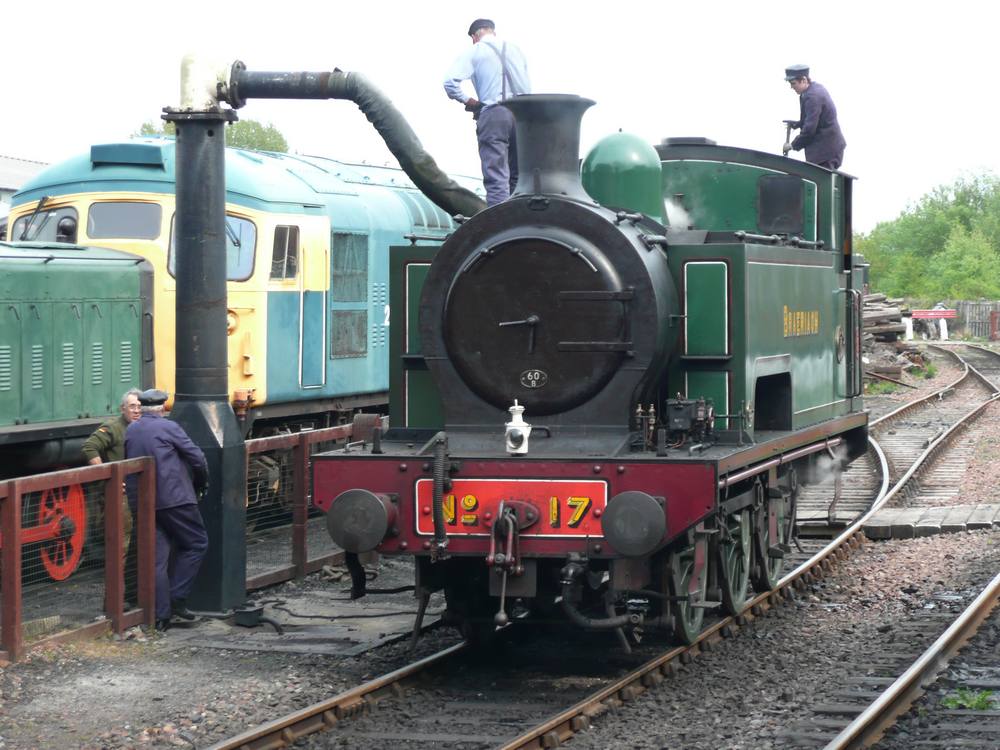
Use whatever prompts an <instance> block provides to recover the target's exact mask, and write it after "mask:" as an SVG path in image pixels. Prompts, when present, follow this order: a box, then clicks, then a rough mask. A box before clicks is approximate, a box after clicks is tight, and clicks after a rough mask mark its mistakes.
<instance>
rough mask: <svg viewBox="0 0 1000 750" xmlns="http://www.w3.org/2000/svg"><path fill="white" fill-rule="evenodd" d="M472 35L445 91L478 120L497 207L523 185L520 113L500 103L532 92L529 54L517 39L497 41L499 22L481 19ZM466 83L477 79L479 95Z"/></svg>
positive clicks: (489, 195)
mask: <svg viewBox="0 0 1000 750" xmlns="http://www.w3.org/2000/svg"><path fill="white" fill-rule="evenodd" d="M469 37H470V38H471V39H472V48H471V49H467V50H466V51H465V52H464V53H462V54H461V55H459V56H458V59H456V60H455V62H454V63H452V66H451V68H449V69H448V73H447V74H446V75H445V79H444V90H445V92H446V93H447V94H448V96H449V97H451V98H452V99H454V100H456V101H459V102H461V103H462V104H464V105H465V109H466V111H467V112H472V113H473V118H474V119H475V120H476V138H477V140H478V141H479V160H480V162H481V163H482V168H483V186H484V187H485V188H486V205H487V206H493V205H496V204H497V203H500V202H501V201H505V200H507V198H509V197H510V194H511V192H512V191H513V189H514V187H515V186H516V185H517V144H516V140H515V133H514V115H513V114H512V113H511V111H510V110H509V109H507V108H506V107H503V106H497V105H499V104H500V102H502V101H503V100H504V99H508V98H510V97H512V96H517V95H518V94H530V93H531V82H530V80H529V79H528V62H527V60H526V59H525V57H524V54H523V53H522V52H521V50H520V49H519V48H518V47H517V46H516V45H514V44H512V43H511V42H504V41H501V40H500V39H497V36H496V33H495V27H494V24H493V21H491V20H489V19H488V18H477V19H476V20H475V21H473V22H472V24H471V25H470V26H469ZM464 81H472V86H473V88H475V90H476V95H475V96H470V95H469V94H467V93H466V92H465V90H464V89H463V87H462V84H463V82H464Z"/></svg>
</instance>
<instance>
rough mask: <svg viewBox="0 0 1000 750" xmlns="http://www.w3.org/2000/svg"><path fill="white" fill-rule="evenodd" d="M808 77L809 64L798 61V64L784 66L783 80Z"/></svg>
mask: <svg viewBox="0 0 1000 750" xmlns="http://www.w3.org/2000/svg"><path fill="white" fill-rule="evenodd" d="M808 77H809V66H808V65H803V64H801V63H799V64H798V65H789V66H788V67H787V68H785V80H786V81H794V80H795V79H796V78H808Z"/></svg>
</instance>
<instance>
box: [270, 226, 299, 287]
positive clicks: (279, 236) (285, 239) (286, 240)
mask: <svg viewBox="0 0 1000 750" xmlns="http://www.w3.org/2000/svg"><path fill="white" fill-rule="evenodd" d="M298 272H299V228H298V227H285V226H279V227H275V228H274V254H273V255H272V256H271V278H272V279H294V278H295V277H296V276H297V275H298Z"/></svg>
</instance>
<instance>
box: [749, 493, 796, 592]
mask: <svg viewBox="0 0 1000 750" xmlns="http://www.w3.org/2000/svg"><path fill="white" fill-rule="evenodd" d="M765 494H769V493H767V491H765ZM785 502H786V500H785V497H784V496H781V495H779V496H778V497H766V498H765V500H764V502H763V504H761V505H760V506H759V507H758V508H757V509H756V510H754V512H753V553H754V554H753V557H754V559H753V566H752V567H751V571H750V579H751V581H752V582H753V587H754V589H756V590H757V591H761V592H763V591H770V590H771V589H773V588H774V587H775V586H776V585H777V583H778V581H779V580H780V579H781V571H782V569H783V568H784V563H785V561H784V559H783V557H782V555H783V552H781V550H782V549H783V548H785V547H787V544H788V526H787V524H786V519H785Z"/></svg>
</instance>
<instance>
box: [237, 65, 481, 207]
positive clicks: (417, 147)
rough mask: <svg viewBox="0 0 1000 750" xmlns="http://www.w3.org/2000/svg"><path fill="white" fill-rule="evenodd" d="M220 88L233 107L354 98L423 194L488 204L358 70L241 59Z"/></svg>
mask: <svg viewBox="0 0 1000 750" xmlns="http://www.w3.org/2000/svg"><path fill="white" fill-rule="evenodd" d="M222 93H223V94H224V95H225V99H226V101H228V102H229V104H231V105H232V106H233V107H241V106H243V104H244V103H245V102H246V100H247V99H347V100H348V101H352V102H354V103H355V104H357V105H358V109H360V110H361V111H362V113H364V115H365V117H367V118H368V121H369V122H370V123H371V124H372V125H373V126H374V127H375V130H377V131H378V133H379V135H381V136H382V140H384V141H385V145H386V146H388V147H389V150H390V151H391V152H392V155H393V156H395V157H396V160H397V161H398V162H399V166H400V167H402V168H403V171H404V172H406V174H407V175H408V176H409V178H410V179H411V180H413V183H414V184H415V185H416V186H417V187H418V188H420V190H421V192H423V193H424V195H426V196H427V197H428V198H430V199H431V200H432V201H434V202H435V203H436V204H437V205H438V206H440V207H441V208H442V209H444V210H445V211H447V212H448V213H449V214H451V215H455V214H462V215H463V216H472V215H473V214H476V213H478V212H479V211H481V210H483V209H484V208H486V203H485V202H484V201H483V199H482V198H480V197H479V196H478V195H476V194H475V193H473V192H472V191H471V190H467V189H466V188H464V187H462V186H461V185H459V184H458V183H457V182H455V181H454V180H452V179H451V178H450V177H449V176H448V175H447V174H445V173H444V172H442V171H441V168H440V167H438V165H437V162H435V161H434V159H433V157H431V155H430V154H428V153H427V152H426V151H424V147H423V144H421V143H420V139H419V138H417V135H416V133H414V132H413V128H411V127H410V124H409V123H408V122H407V121H406V118H404V117H403V115H402V113H401V112H400V111H399V110H398V109H396V106H395V105H394V104H393V103H392V100H391V99H389V97H387V96H386V95H385V94H384V93H382V92H381V91H380V90H379V89H378V87H377V86H375V85H374V84H372V83H371V82H370V81H369V80H368V79H367V78H365V77H364V76H363V75H361V74H360V73H345V72H344V71H342V70H339V69H335V70H333V71H332V72H322V73H307V72H251V71H249V70H247V69H246V67H245V66H244V65H243V63H242V62H237V63H236V64H235V65H234V66H233V70H232V78H231V80H230V85H229V88H228V90H226V91H223V92H222Z"/></svg>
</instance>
